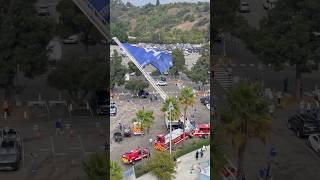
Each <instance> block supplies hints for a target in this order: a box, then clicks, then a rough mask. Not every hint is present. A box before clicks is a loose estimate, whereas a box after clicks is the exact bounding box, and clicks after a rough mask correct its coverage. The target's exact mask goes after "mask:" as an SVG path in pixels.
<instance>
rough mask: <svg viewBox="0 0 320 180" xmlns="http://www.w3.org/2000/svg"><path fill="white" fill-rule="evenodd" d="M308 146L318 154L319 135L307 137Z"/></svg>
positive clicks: (319, 148)
mask: <svg viewBox="0 0 320 180" xmlns="http://www.w3.org/2000/svg"><path fill="white" fill-rule="evenodd" d="M308 144H309V146H310V147H311V148H312V149H313V150H315V151H316V152H318V153H320V134H312V135H310V136H309V137H308Z"/></svg>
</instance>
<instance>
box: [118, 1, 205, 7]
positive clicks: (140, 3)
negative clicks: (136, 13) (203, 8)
mask: <svg viewBox="0 0 320 180" xmlns="http://www.w3.org/2000/svg"><path fill="white" fill-rule="evenodd" d="M122 1H123V2H124V3H126V2H128V1H129V2H130V3H132V4H134V5H135V6H143V5H146V4H148V3H152V4H155V3H156V0H122ZM172 2H195V3H196V2H209V0H160V4H167V3H172Z"/></svg>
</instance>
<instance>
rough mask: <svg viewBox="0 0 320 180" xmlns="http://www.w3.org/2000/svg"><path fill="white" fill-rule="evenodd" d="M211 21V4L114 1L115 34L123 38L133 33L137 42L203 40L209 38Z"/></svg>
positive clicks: (113, 27) (112, 18)
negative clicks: (134, 3)
mask: <svg viewBox="0 0 320 180" xmlns="http://www.w3.org/2000/svg"><path fill="white" fill-rule="evenodd" d="M160 2H161V1H160ZM209 24H210V5H209V3H204V2H202V3H171V4H163V5H161V4H160V5H159V6H154V5H152V4H147V5H145V6H143V7H135V6H133V5H132V4H130V3H127V4H124V3H123V2H122V1H121V0H111V34H112V35H113V36H117V37H119V38H120V40H122V41H127V36H133V37H136V40H135V41H137V42H153V43H177V42H180V43H183V42H189V43H201V42H204V41H208V40H209V32H210V31H209ZM130 41H134V40H130Z"/></svg>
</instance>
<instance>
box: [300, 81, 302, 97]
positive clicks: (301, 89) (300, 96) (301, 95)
mask: <svg viewBox="0 0 320 180" xmlns="http://www.w3.org/2000/svg"><path fill="white" fill-rule="evenodd" d="M302 95H303V84H302V83H300V97H302Z"/></svg>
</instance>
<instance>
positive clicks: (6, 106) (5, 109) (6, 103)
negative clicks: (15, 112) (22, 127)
mask: <svg viewBox="0 0 320 180" xmlns="http://www.w3.org/2000/svg"><path fill="white" fill-rule="evenodd" d="M3 112H5V113H7V116H10V112H9V103H8V99H7V98H6V99H5V100H4V102H3Z"/></svg>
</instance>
